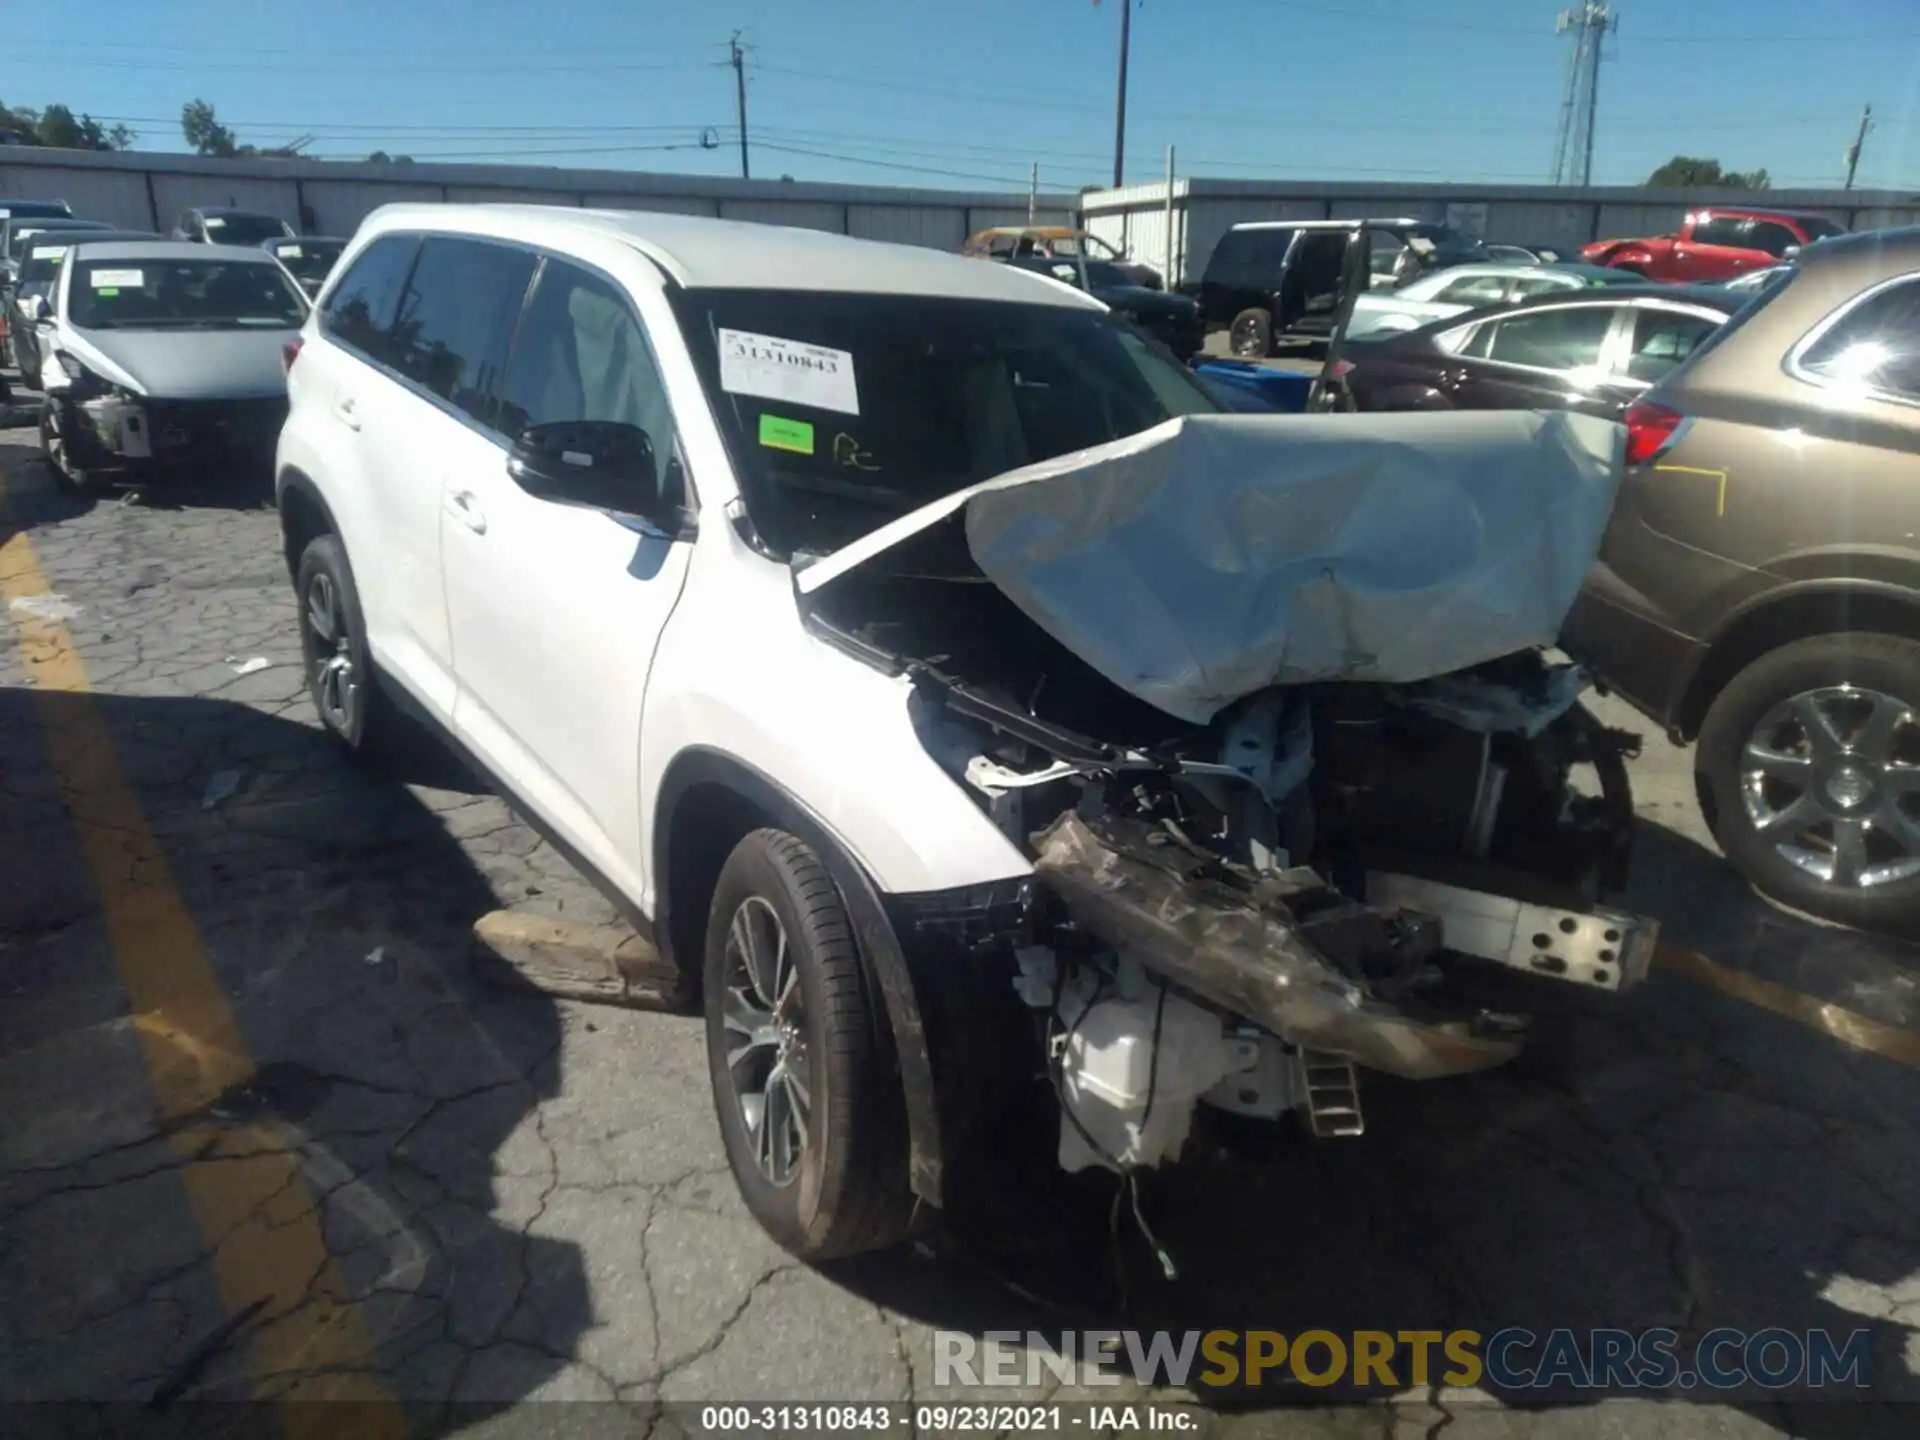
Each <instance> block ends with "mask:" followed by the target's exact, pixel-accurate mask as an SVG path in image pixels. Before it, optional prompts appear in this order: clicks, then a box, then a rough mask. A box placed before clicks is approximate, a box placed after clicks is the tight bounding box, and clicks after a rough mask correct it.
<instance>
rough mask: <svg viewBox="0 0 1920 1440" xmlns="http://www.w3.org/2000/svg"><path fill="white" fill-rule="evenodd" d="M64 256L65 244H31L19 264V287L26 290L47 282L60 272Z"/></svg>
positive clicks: (65, 253)
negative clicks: (23, 259)
mask: <svg viewBox="0 0 1920 1440" xmlns="http://www.w3.org/2000/svg"><path fill="white" fill-rule="evenodd" d="M66 258H67V247H66V246H65V245H34V246H31V247H30V248H29V249H28V250H27V254H26V259H25V261H24V262H23V263H22V264H21V266H20V288H21V289H22V290H26V289H29V288H31V287H33V286H35V285H45V284H47V283H49V282H50V281H51V280H53V278H54V277H55V276H57V275H58V274H59V273H60V264H61V262H62V261H63V260H65V259H66Z"/></svg>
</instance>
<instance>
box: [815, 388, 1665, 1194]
mask: <svg viewBox="0 0 1920 1440" xmlns="http://www.w3.org/2000/svg"><path fill="white" fill-rule="evenodd" d="M1334 423H1335V424H1339V423H1341V422H1340V421H1339V420H1338V419H1336V420H1335V421H1334ZM1092 503H1094V504H1095V505H1096V507H1097V505H1098V503H1100V502H1099V501H1098V499H1097V497H1096V500H1095V501H1094V502H1092ZM1076 508H1078V509H1084V508H1085V505H1084V504H1081V503H1080V502H1078V501H1076ZM1603 520H1604V511H1603V512H1602V522H1603ZM1003 529H1004V527H1003ZM978 538H979V537H978V536H977V534H973V533H972V532H971V531H965V530H963V526H962V522H961V516H960V513H959V512H958V511H957V510H950V511H949V512H948V513H947V515H946V516H945V518H944V519H942V520H941V521H939V522H938V523H935V524H932V525H928V526H921V527H917V528H913V529H910V530H907V531H905V532H904V533H903V535H902V536H900V537H897V538H895V539H894V540H893V541H891V542H890V543H889V544H888V546H887V547H886V548H885V549H884V551H883V552H881V553H879V554H876V555H874V556H873V557H871V558H868V559H865V560H863V561H862V562H861V564H860V566H859V568H857V569H851V568H849V569H844V570H842V571H841V572H840V573H839V574H837V575H836V576H835V577H834V578H833V580H832V582H831V583H830V584H827V585H824V586H821V587H818V588H817V589H815V590H814V591H813V592H812V593H811V594H808V595H805V596H804V598H803V601H802V608H803V611H804V612H805V614H806V617H807V622H808V624H809V626H810V627H811V628H812V629H813V631H814V632H815V634H816V635H818V636H819V637H820V638H822V639H823V640H826V641H828V642H829V643H832V644H834V645H836V646H838V647H840V648H842V649H844V650H846V651H847V652H848V653H850V654H853V655H855V656H857V657H858V658H860V659H862V660H864V661H866V662H867V663H869V664H872V665H875V666H877V667H879V668H882V669H884V670H887V671H889V672H890V673H894V674H898V675H901V676H903V677H905V678H906V679H907V680H909V681H910V683H911V686H912V697H911V702H910V712H911V714H912V718H913V723H914V725H915V727H916V729H917V731H918V734H919V736H920V739H921V741H922V743H923V744H924V745H925V747H926V749H927V751H928V753H929V754H930V755H931V756H932V757H933V758H934V759H935V760H936V761H937V763H939V764H940V765H941V766H942V767H943V768H944V769H945V770H946V771H947V772H948V773H949V774H950V775H952V777H953V778H954V780H955V782H956V783H957V784H959V785H960V786H962V787H963V788H964V789H965V791H966V792H967V793H968V795H969V796H970V797H971V798H972V799H973V800H974V802H975V803H976V804H977V805H978V806H979V807H980V808H981V809H982V810H983V811H985V812H986V813H987V814H988V816H990V817H991V819H992V820H993V822H994V823H995V824H996V825H997V826H998V827H999V828H1000V829H1001V830H1002V831H1003V832H1004V833H1005V834H1006V835H1007V836H1008V837H1009V838H1010V839H1011V840H1012V841H1013V842H1014V843H1015V844H1016V845H1017V846H1018V847H1019V848H1020V849H1021V850H1022V852H1023V853H1025V854H1026V855H1027V856H1028V857H1029V858H1030V859H1031V861H1032V863H1033V867H1034V875H1035V878H1036V880H1037V882H1038V885H1037V892H1038V893H1037V900H1036V903H1035V905H1034V906H1033V907H1032V911H1031V913H1030V914H1029V915H1028V916H1027V917H1026V919H1025V922H1024V925H1023V927H1022V929H1021V931H1020V933H1018V934H1015V935H1010V936H1009V937H1008V943H1009V944H1010V945H1011V946H1013V948H1014V950H1015V959H1016V962H1017V973H1016V976H1015V979H1014V985H1013V988H1014V989H1015V991H1016V992H1017V994H1018V997H1019V1000H1020V1001H1021V1002H1023V1003H1024V1005H1025V1006H1026V1007H1028V1008H1029V1010H1030V1011H1031V1012H1032V1013H1033V1015H1034V1017H1035V1019H1036V1021H1037V1025H1036V1030H1037V1038H1038V1041H1039V1043H1040V1045H1041V1046H1042V1048H1043V1050H1044V1052H1045V1055H1046V1065H1047V1068H1048V1073H1049V1075H1050V1077H1051V1079H1052V1082H1053V1088H1054V1090H1055V1092H1056V1094H1057V1096H1058V1099H1059V1104H1060V1109H1061V1115H1062V1123H1061V1126H1060V1139H1059V1161H1060V1164H1061V1165H1062V1166H1063V1167H1064V1168H1066V1169H1069V1170H1077V1169H1082V1168H1088V1167H1092V1166H1104V1167H1106V1168H1109V1169H1112V1170H1115V1171H1118V1172H1121V1173H1130V1172H1132V1171H1133V1170H1134V1169H1136V1168H1138V1167H1144V1166H1154V1165H1158V1164H1162V1163H1166V1162H1169V1161H1171V1160H1173V1159H1175V1158H1177V1157H1178V1155H1179V1153H1180V1151H1181V1149H1182V1147H1183V1145H1184V1144H1185V1142H1186V1139H1187V1136H1188V1132H1189V1129H1190V1127H1191V1123H1192V1120H1193V1117H1194V1114H1195V1111H1196V1107H1197V1106H1199V1105H1200V1104H1202V1103H1204V1104H1207V1105H1209V1106H1212V1107H1214V1108H1216V1109H1220V1110H1225V1111H1230V1112H1235V1113H1239V1114H1242V1115H1250V1116H1258V1117H1263V1118H1278V1117H1279V1116H1282V1115H1285V1114H1288V1113H1295V1114H1298V1115H1300V1116H1301V1117H1302V1118H1303V1119H1304V1121H1305V1123H1306V1124H1307V1126H1308V1127H1309V1128H1310V1130H1311V1131H1312V1132H1313V1133H1314V1134H1316V1135H1351V1134H1357V1133H1359V1132H1360V1131H1361V1129H1362V1128H1363V1117H1362V1112H1361V1105H1360V1098H1359V1091H1358V1085H1357V1078H1356V1075H1355V1067H1361V1068H1370V1069H1376V1070H1381V1071H1384V1072H1387V1073H1389V1074H1393V1075H1397V1076H1401V1077H1405V1078H1409V1079H1417V1080H1425V1079H1435V1078H1441V1077H1445V1076H1453V1075H1462V1074H1467V1073H1470V1072H1473V1071H1477V1070H1482V1069H1486V1068H1488V1067H1491V1066H1495V1065H1499V1064H1501V1063H1503V1062H1505V1061H1506V1060H1508V1059H1510V1058H1512V1057H1513V1056H1514V1055H1515V1054H1517V1053H1518V1051H1519V1049H1520V1047H1521V1044H1522V1041H1523V1038H1524V1035H1525V1031H1526V1021H1525V1019H1524V1018H1523V1017H1521V1016H1518V1015H1514V1014H1510V1013H1505V1012H1504V1011H1500V1010H1494V1009H1489V1008H1486V1007H1485V1006H1483V1005H1480V1004H1478V1003H1476V1002H1475V1001H1474V999H1473V998H1472V995H1471V986H1468V985H1463V984H1462V983H1460V980H1461V976H1462V975H1463V974H1466V975H1470V974H1471V972H1472V970H1473V967H1474V965H1475V963H1476V962H1477V963H1479V964H1481V965H1482V966H1485V965H1492V966H1499V967H1506V968H1508V969H1512V970H1517V971H1520V972H1523V973H1525V974H1529V975H1536V976H1545V977H1550V978H1556V979H1561V980H1565V981H1570V982H1574V983H1577V984H1581V985H1585V986H1589V987H1593V988H1597V989H1603V990H1620V989H1624V988H1626V987H1628V986H1630V985H1632V984H1634V983H1635V982H1637V981H1638V980H1639V979H1640V978H1642V977H1643V976H1644V974H1645V972H1646V969H1647V967H1648V965H1649V963H1650V961H1651V958H1652V952H1653V947H1654V944H1655V940H1656V937H1657V927H1656V926H1655V925H1654V923H1653V922H1651V921H1649V920H1645V919H1641V918H1638V917H1635V916H1631V915H1627V914H1624V913H1621V912H1618V911H1615V910H1611V909H1608V908H1606V907H1605V906H1604V905H1603V904H1602V903H1601V902H1602V901H1603V900H1604V898H1605V897H1606V896H1607V895H1608V894H1609V893H1611V892H1614V891H1617V890H1618V889H1619V888H1620V887H1621V886H1622V885H1623V884H1624V883H1625V878H1626V862H1627V846H1628V839H1629V835H1630V832H1631V826H1632V820H1633V808H1632V800H1631V797H1630V795H1629V793H1628V789H1627V775H1626V768H1625V763H1624V761H1625V758H1626V756H1627V755H1628V754H1629V753H1631V749H1632V747H1633V745H1634V744H1635V743H1637V742H1636V741H1635V740H1634V737H1631V736H1628V735H1623V734H1621V733H1619V732H1614V731H1609V730H1607V729H1606V728H1605V727H1603V726H1602V725H1600V724H1599V723H1598V722H1597V721H1596V720H1595V719H1594V717H1593V716H1592V715H1591V714H1590V713H1589V712H1588V711H1587V710H1586V709H1585V708H1584V707H1583V706H1581V704H1580V696H1581V694H1582V692H1583V691H1584V689H1585V688H1586V684H1587V681H1586V677H1585V675H1584V674H1583V673H1582V672H1581V671H1580V670H1579V668H1578V667H1577V666H1575V665H1572V664H1570V663H1554V662H1553V661H1551V660H1550V659H1549V658H1548V656H1547V654H1546V652H1545V650H1544V649H1543V648H1541V647H1540V646H1538V645H1536V646H1533V647H1529V648H1523V649H1519V650H1516V651H1514V652H1512V653H1507V654H1503V655H1501V656H1499V657H1497V658H1494V659H1490V660H1485V661H1483V662H1481V663H1476V664H1473V665H1470V666H1468V667H1465V668H1459V669H1452V670H1447V671H1443V672H1442V673H1436V674H1428V675H1424V676H1419V677H1418V678H1412V679H1407V680H1401V681H1391V682H1390V681H1384V680H1368V679H1349V678H1339V677H1337V676H1329V677H1328V678H1307V679H1303V680H1302V681H1301V682H1300V683H1278V684H1266V685H1262V686H1259V687H1258V688H1254V689H1251V690H1250V691H1248V692H1247V693H1243V694H1239V695H1238V696H1237V697H1235V698H1233V699H1231V700H1230V702H1229V703H1226V704H1225V705H1223V706H1220V707H1217V708H1216V707H1214V706H1213V705H1211V704H1208V705H1206V706H1205V707H1204V708H1205V710H1206V711H1207V712H1209V713H1206V714H1205V715H1204V718H1197V717H1196V714H1195V713H1194V708H1193V707H1192V706H1189V705H1186V704H1184V703H1180V702H1169V703H1170V704H1173V705H1174V706H1175V708H1179V709H1185V710H1187V711H1188V713H1187V714H1186V715H1184V716H1182V715H1179V714H1176V713H1174V710H1173V709H1171V708H1168V706H1166V705H1161V704H1153V703H1148V701H1147V700H1145V699H1143V698H1142V695H1141V693H1138V692H1139V691H1141V690H1143V689H1148V687H1147V685H1146V684H1144V683H1143V684H1140V685H1135V686H1131V687H1130V686H1129V685H1128V684H1126V683H1121V682H1120V680H1118V679H1116V678H1115V676H1116V674H1120V673H1123V672H1122V670H1121V667H1122V666H1123V665H1124V659H1123V660H1121V661H1119V662H1114V663H1109V664H1107V665H1105V666H1104V667H1103V668H1096V667H1095V664H1093V663H1090V661H1089V660H1088V659H1086V658H1083V657H1082V653H1080V651H1079V650H1078V649H1076V648H1075V647H1073V646H1070V645H1069V644H1067V643H1063V640H1062V639H1061V638H1057V633H1056V632H1059V633H1083V631H1084V627H1083V630H1082V632H1076V631H1075V629H1074V627H1075V626H1078V625H1080V623H1081V622H1080V620H1079V619H1078V618H1072V617H1070V618H1069V619H1068V620H1065V621H1062V622H1059V623H1053V621H1052V620H1051V617H1048V618H1046V619H1043V618H1042V617H1039V616H1036V615H1034V614H1033V613H1031V608H1030V607H1028V606H1026V605H1024V604H1023V603H1021V602H1020V601H1019V600H1017V599H1016V598H1015V595H1010V594H1009V593H1008V591H1009V589H1013V590H1015V594H1016V595H1017V594H1018V593H1019V591H1018V589H1017V587H1015V586H1011V585H1009V586H1002V585H999V584H996V583H994V582H993V581H991V580H989V579H988V578H986V576H985V575H983V574H982V570H981V567H980V565H979V564H978V563H976V562H977V560H978V557H979V554H980V547H979V544H978ZM969 539H972V540H973V541H974V542H975V543H974V545H973V547H972V549H971V550H970V549H969V545H968V543H967V542H968V540H969ZM1597 541H1598V532H1597V528H1595V530H1594V533H1593V535H1592V542H1593V543H1594V544H1597ZM1515 543H1519V542H1515ZM1561 548H1562V549H1565V550H1567V551H1568V553H1567V554H1564V555H1560V556H1558V557H1557V560H1556V563H1560V564H1561V565H1562V568H1564V567H1565V565H1573V566H1576V567H1577V571H1583V570H1584V567H1585V564H1586V562H1587V561H1589V560H1590V559H1591V553H1590V551H1589V553H1587V554H1586V555H1585V557H1584V558H1583V557H1581V556H1580V555H1579V554H1578V544H1577V543H1576V544H1574V545H1571V546H1563V547H1561ZM1189 558H1191V557H1189ZM1497 558H1498V557H1496V559H1497ZM1485 559H1486V557H1485V556H1483V555H1482V556H1475V557H1473V563H1474V564H1476V565H1483V564H1484V562H1485ZM1178 563H1180V562H1179V561H1178V560H1176V561H1175V562H1174V564H1175V565H1176V567H1177V565H1178ZM1328 573H1329V575H1331V574H1332V573H1333V572H1332V562H1328ZM1577 579H1578V573H1577V572H1576V574H1575V582H1576V583H1577ZM802 589H803V590H804V589H805V587H804V586H803V587H802ZM1567 599H1568V600H1570V599H1571V593H1570V592H1569V593H1568V595H1567ZM1276 603H1279V602H1276ZM1557 603H1559V602H1558V601H1557V600H1550V601H1549V608H1550V607H1551V604H1557ZM1533 608H1534V609H1535V610H1536V611H1537V610H1539V609H1540V608H1541V606H1540V605H1539V604H1534V605H1533ZM1514 610H1515V613H1516V614H1518V615H1521V619H1520V620H1519V621H1516V624H1524V623H1526V620H1525V616H1524V614H1523V612H1522V611H1521V608H1520V607H1518V606H1516V607H1514ZM1255 618H1256V621H1257V622H1258V623H1257V624H1256V625H1254V626H1252V627H1250V628H1249V631H1248V633H1250V634H1251V633H1254V631H1256V630H1257V631H1258V638H1259V643H1260V644H1261V645H1270V644H1271V641H1272V636H1273V631H1274V627H1273V626H1272V625H1271V624H1269V623H1267V619H1266V617H1265V616H1264V615H1262V616H1256V617H1255ZM1558 618H1559V617H1558V615H1554V616H1553V617H1552V618H1551V620H1550V622H1548V623H1550V624H1552V625H1555V626H1557V623H1558ZM1367 622H1368V617H1367V616H1366V615H1364V614H1361V615H1359V616H1358V624H1359V626H1360V627H1361V628H1364V626H1365V624H1366V623H1367ZM1095 623H1097V617H1096V622H1095ZM1116 633H1117V632H1116ZM1356 633H1357V632H1356ZM1161 638H1162V639H1165V638H1166V637H1165V636H1163V637H1161ZM1177 638H1178V637H1177V636H1176V637H1175V639H1176V640H1177ZM1280 638H1281V640H1282V641H1283V642H1284V641H1286V640H1288V638H1289V637H1286V636H1284V635H1283V636H1281V637H1280ZM1548 638H1550V633H1549V637H1548ZM1085 648H1086V649H1087V650H1095V649H1098V648H1100V647H1099V646H1095V645H1088V646H1086V647H1085ZM1162 648H1163V653H1165V654H1170V655H1173V654H1177V644H1176V645H1163V647H1162ZM1312 648H1313V647H1311V646H1303V647H1297V648H1291V649H1290V647H1289V646H1288V645H1287V644H1284V643H1283V644H1281V645H1280V646H1279V647H1278V650H1286V651H1288V652H1289V653H1291V654H1294V655H1296V656H1297V655H1298V654H1300V653H1302V652H1303V651H1305V650H1310V649H1312ZM1322 648H1323V649H1324V648H1327V647H1324V646H1323V647H1322ZM1216 649H1217V652H1218V653H1219V654H1220V655H1221V656H1222V660H1223V663H1222V664H1220V665H1219V666H1216V667H1215V670H1214V674H1215V676H1216V677H1217V676H1218V675H1219V674H1226V673H1231V672H1232V671H1233V669H1234V667H1235V666H1237V665H1240V664H1241V660H1242V657H1241V655H1239V654H1235V653H1231V652H1230V651H1229V650H1227V649H1226V648H1224V647H1216ZM1276 653H1277V652H1276ZM1395 663H1396V665H1397V667H1398V668H1400V669H1402V670H1405V669H1407V668H1409V666H1410V665H1412V663H1413V662H1412V661H1411V660H1402V661H1397V662H1395ZM1103 671H1104V672H1105V673H1103ZM1169 677H1171V680H1169ZM1180 678H1181V677H1180V676H1179V674H1178V673H1177V669H1176V668H1174V667H1163V668H1162V670H1161V673H1159V674H1158V675H1156V676H1155V677H1153V680H1152V686H1153V688H1152V689H1150V690H1148V693H1152V694H1155V695H1157V696H1158V695H1166V694H1173V693H1176V692H1177V690H1178V685H1179V682H1180ZM1215 688H1216V689H1217V686H1216V687H1215ZM1194 693H1199V692H1197V691H1195V692H1194Z"/></svg>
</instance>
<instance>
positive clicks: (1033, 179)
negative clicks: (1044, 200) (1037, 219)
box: [1027, 160, 1040, 225]
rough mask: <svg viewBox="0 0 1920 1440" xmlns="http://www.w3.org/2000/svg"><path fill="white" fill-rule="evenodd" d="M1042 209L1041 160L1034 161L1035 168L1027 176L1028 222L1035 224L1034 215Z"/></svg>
mask: <svg viewBox="0 0 1920 1440" xmlns="http://www.w3.org/2000/svg"><path fill="white" fill-rule="evenodd" d="M1039 210H1040V162H1039V161H1038V160H1036V161H1034V162H1033V170H1032V173H1030V174H1029V175H1028V176H1027V224H1029V225H1031V224H1033V217H1034V216H1035V215H1036V214H1038V213H1039Z"/></svg>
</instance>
